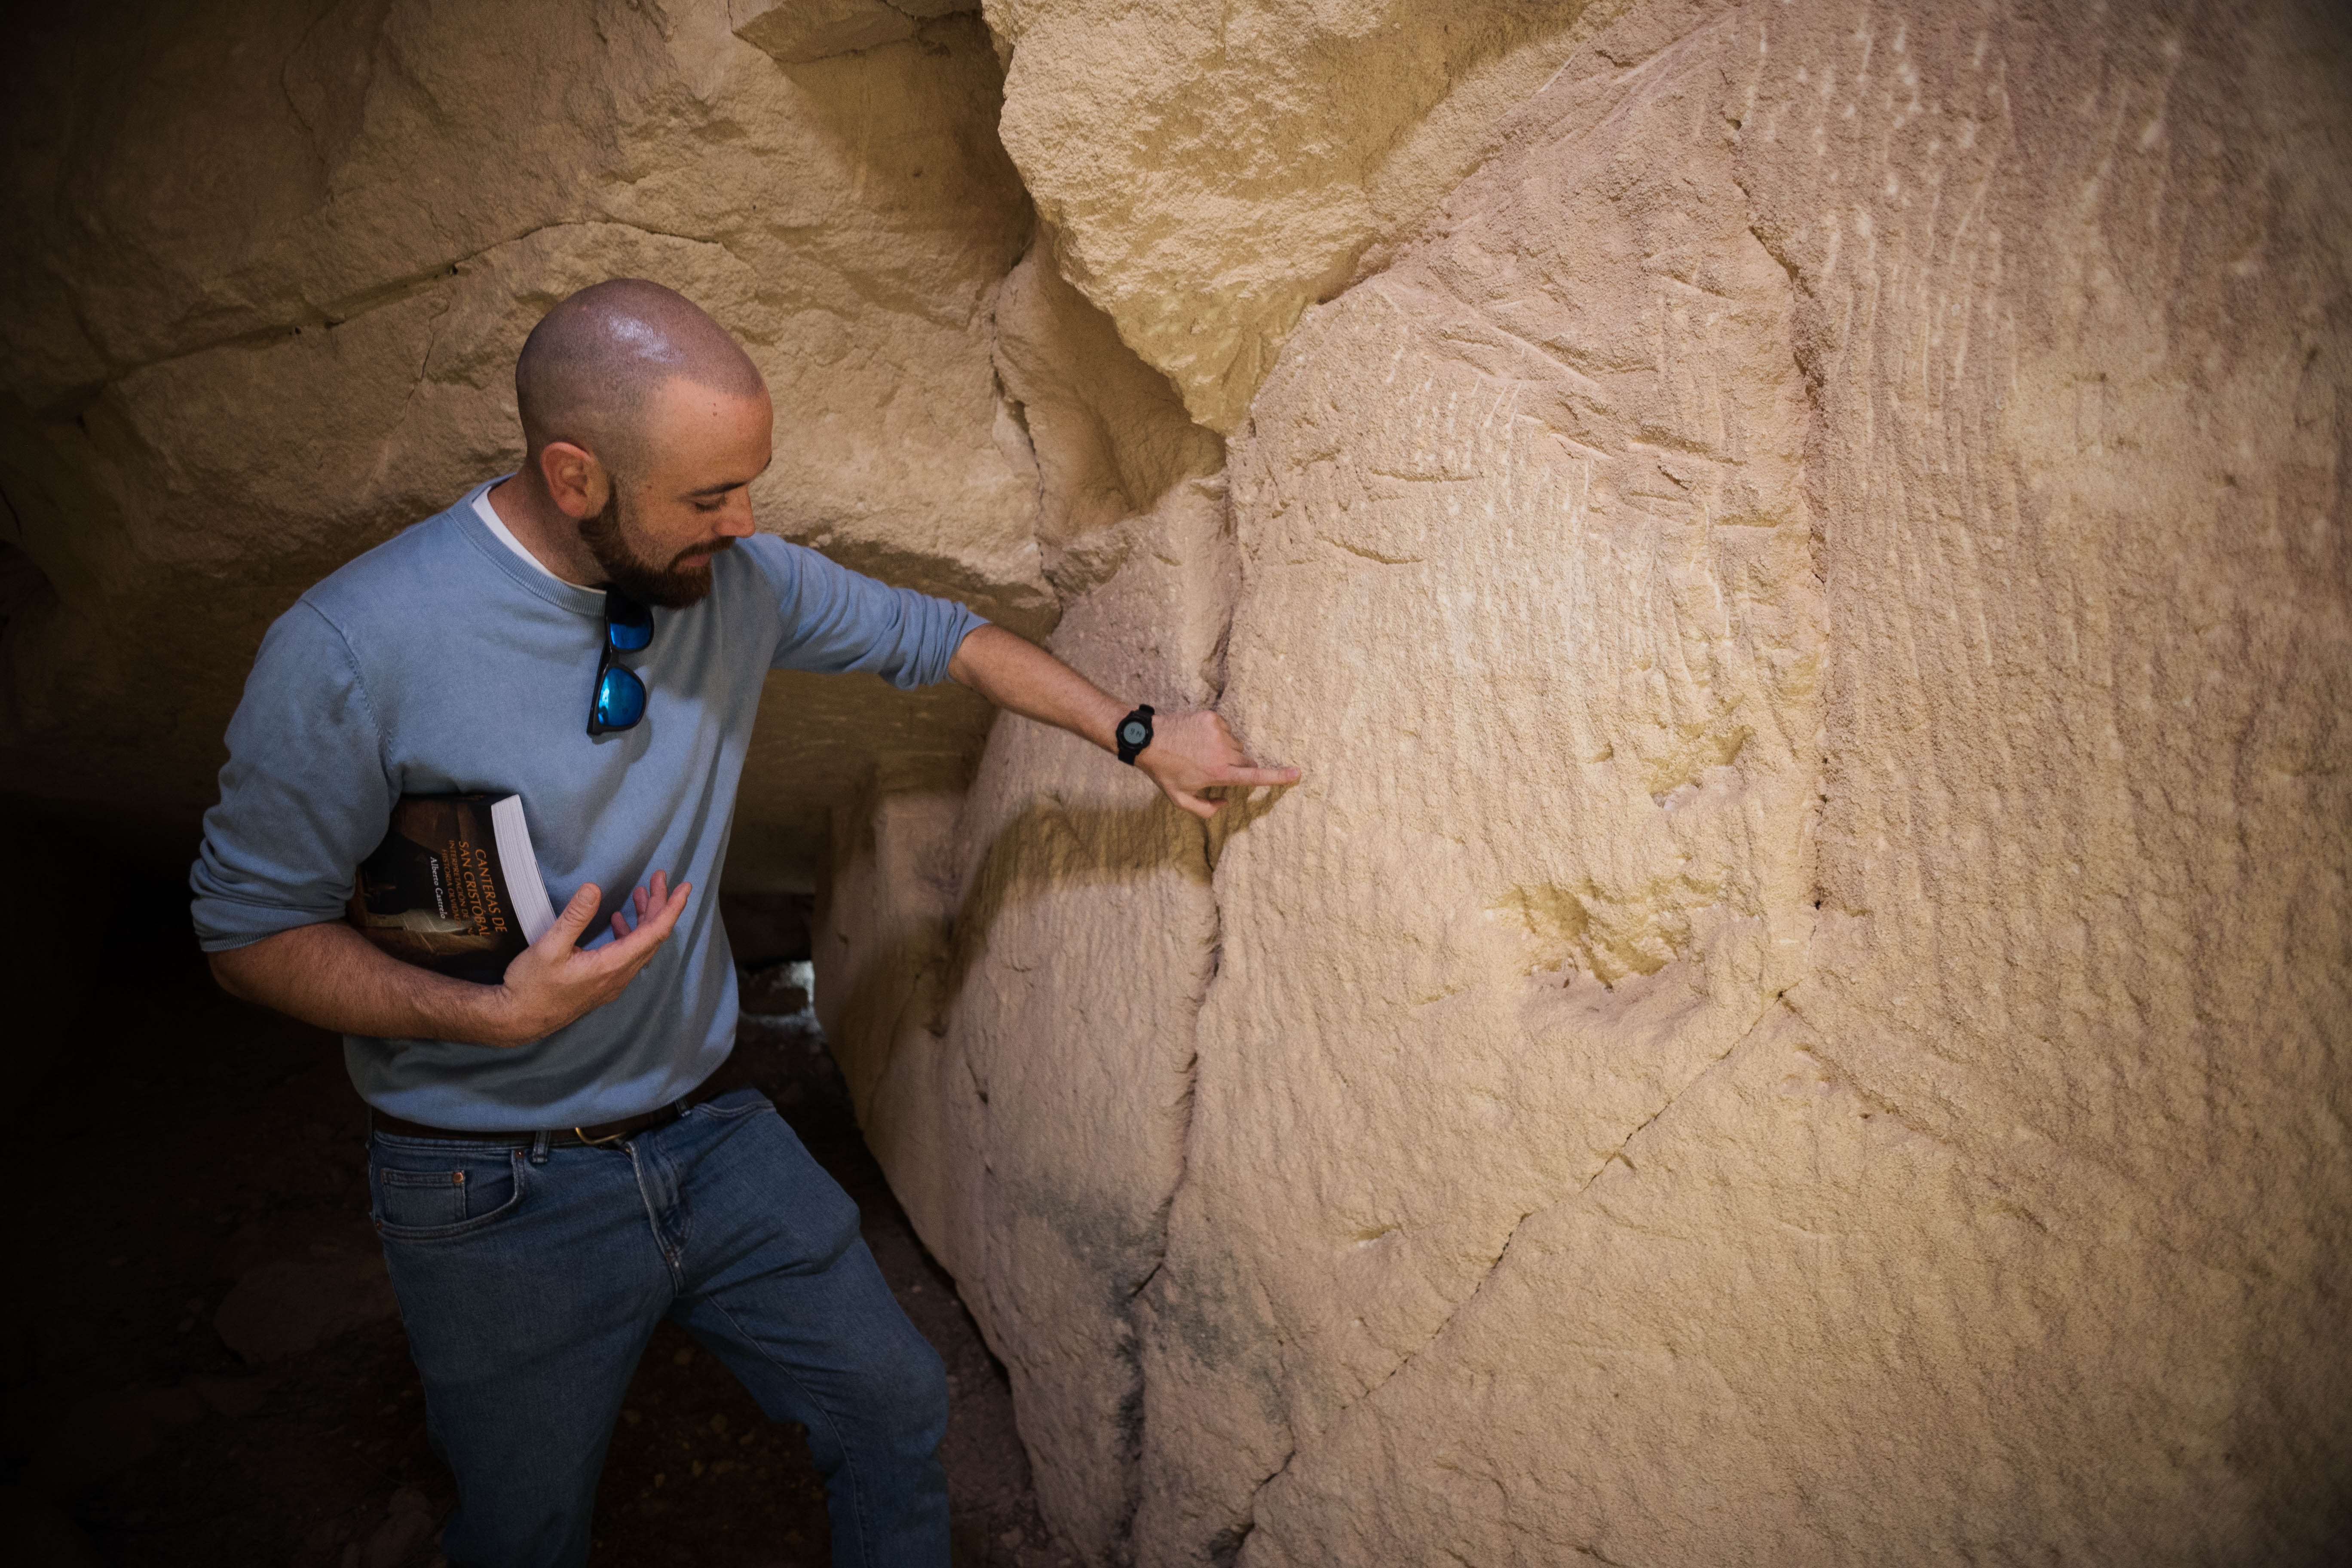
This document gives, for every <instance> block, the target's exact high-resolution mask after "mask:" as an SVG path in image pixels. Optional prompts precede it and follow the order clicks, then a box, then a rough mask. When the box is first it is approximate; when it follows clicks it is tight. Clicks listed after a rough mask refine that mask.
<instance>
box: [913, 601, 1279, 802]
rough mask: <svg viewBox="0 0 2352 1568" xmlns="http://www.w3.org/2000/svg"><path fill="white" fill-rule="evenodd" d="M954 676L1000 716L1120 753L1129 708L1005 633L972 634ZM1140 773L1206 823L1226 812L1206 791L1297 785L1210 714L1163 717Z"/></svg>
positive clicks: (951, 666)
mask: <svg viewBox="0 0 2352 1568" xmlns="http://www.w3.org/2000/svg"><path fill="white" fill-rule="evenodd" d="M948 675H949V677H950V679H954V680H957V681H960V682H961V683H962V684H963V685H965V686H969V687H971V689H973V690H975V691H977V692H979V693H980V694H981V695H982V697H985V698H987V699H988V700H990V701H991V702H993V703H995V704H996V705H997V706H998V707H999V708H1009V709H1011V710H1013V712H1015V713H1018V714H1021V715H1022V716H1023V717H1024V718H1029V719H1035V720H1037V721H1040V722H1043V723H1046V724H1057V725H1059V726H1060V727H1061V728H1063V729H1065V730H1067V731H1070V732H1071V733H1072V734H1074V735H1083V736H1085V737H1086V738H1087V740H1089V741H1092V742H1094V743H1095V744H1096V745H1097V746H1100V747H1101V748H1102V749H1103V750H1104V751H1106V752H1115V751H1116V750H1118V740H1117V731H1118V721H1120V720H1121V719H1123V718H1125V717H1126V716H1127V713H1128V711H1129V710H1128V705H1127V702H1126V701H1125V700H1123V699H1120V698H1117V697H1113V696H1111V695H1110V694H1109V693H1108V692H1106V691H1104V690H1103V689H1101V688H1100V687H1098V686H1097V685H1096V684H1095V683H1094V682H1093V681H1091V680H1088V679H1087V678H1086V677H1085V676H1083V675H1080V674H1079V673H1078V672H1077V671H1076V670H1075V669H1072V668H1070V667H1069V666H1068V665H1066V664H1064V663H1063V662H1062V661H1061V660H1060V659H1058V658H1055V657H1054V656H1053V655H1052V654H1050V653H1047V652H1046V651H1045V649H1044V648H1041V647H1037V646H1036V645H1035V644H1034V643H1032V642H1030V641H1028V640H1027V639H1025V638H1023V637H1015V636H1013V634H1012V633H1011V632H1008V631H1006V630H1004V629H1003V627H1001V626H979V627H976V628H975V629H973V630H972V631H971V632H970V633H968V634H967V635H966V636H965V637H964V639H963V646H962V647H959V648H957V649H956V651H955V657H954V658H951V659H950V660H949V661H948ZM1135 765H1136V766H1137V767H1139V768H1140V769H1141V770H1142V771H1143V772H1144V773H1145V774H1146V775H1148V776H1149V777H1150V780H1151V782H1152V783H1154V784H1158V785H1159V786H1160V791H1161V793H1162V794H1164V795H1167V796H1168V798H1169V799H1170V800H1171V801H1173V802H1175V804H1176V805H1177V806H1178V807H1179V808H1180V809H1181V810H1184V811H1189V812H1191V813H1192V815H1193V816H1198V817H1201V818H1202V819H1204V820H1205V819H1206V818H1209V817H1212V816H1215V815H1216V814H1217V808H1218V805H1220V804H1221V803H1220V802H1219V801H1215V800H1211V799H1209V798H1207V797H1206V796H1204V795H1202V793H1201V792H1202V790H1204V789H1219V788H1234V787H1239V788H1244V789H1248V788H1255V787H1256V786H1257V785H1259V784H1296V783H1297V782H1298V770H1297V768H1262V767H1259V766H1258V765H1257V764H1256V763H1253V762H1251V761H1250V760H1249V757H1248V756H1247V754H1245V753H1244V752H1243V751H1242V748H1241V744H1240V742H1237V741H1235V740H1234V732H1233V731H1232V730H1231V729H1230V728H1228V727H1227V726H1226V723H1225V721H1224V720H1223V719H1222V718H1220V717H1219V716H1218V715H1217V713H1216V712H1215V711H1214V710H1211V709H1205V708H1204V709H1201V710H1196V711H1193V712H1188V713H1174V714H1167V713H1163V714H1161V715H1160V716H1159V717H1158V719H1157V720H1156V721H1154V722H1153V724H1152V727H1151V739H1150V742H1149V743H1148V744H1146V745H1145V746H1144V748H1143V750H1142V751H1141V752H1138V753H1137V755H1136V758H1135Z"/></svg>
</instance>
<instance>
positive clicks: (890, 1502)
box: [368, 1089, 948, 1568]
mask: <svg viewBox="0 0 2352 1568" xmlns="http://www.w3.org/2000/svg"><path fill="white" fill-rule="evenodd" d="M368 1190H369V1192H370V1194H371V1195H372V1197H373V1205H374V1211H375V1221H376V1230H377V1233H378V1234H379V1235H380V1236H381V1237H383V1255H384V1261H385V1262H386V1263H387V1264H389V1265H390V1267H391V1269H392V1284H393V1289H394V1291H395V1292H397V1294H398V1295H399V1298H400V1315H401V1319H402V1321H403V1322H404V1324H405V1325H406V1328H407V1331H408V1344H409V1350H410V1352H411V1353H412V1354H413V1355H414V1356H415V1358H416V1366H417V1370H418V1371H419V1372H421V1373H424V1376H425V1413H426V1421H427V1426H428V1429H429V1431H430V1432H431V1435H432V1437H433V1442H434V1446H435V1447H436V1449H438V1450H439V1452H440V1454H441V1456H442V1458H444V1459H446V1461H447V1462H448V1465H449V1468H450V1469H451V1470H453V1471H455V1472H456V1474H457V1513H456V1514H455V1515H454V1516H453V1517H452V1518H451V1520H450V1522H449V1525H448V1528H447V1529H446V1531H444V1532H443V1535H442V1546H443V1550H445V1551H446V1552H447V1553H448V1556H449V1561H450V1563H451V1564H452V1565H453V1568H518V1565H520V1564H525V1563H529V1564H534V1565H540V1568H555V1565H557V1564H575V1563H584V1562H586V1561H587V1558H588V1543H589V1522H590V1517H591V1514H592V1512H593V1509H594V1506H595V1496H596V1479H597V1476H598V1475H599V1474H600V1473H601V1472H602V1470H603V1469H604V1450H605V1447H606V1446H607V1444H608V1443H609V1442H610V1440H611V1437H612V1432H613V1422H614V1417H616V1416H617V1415H619V1414H620V1408H621V1399H622V1395H623V1394H624V1393H625V1391H626V1389H627V1387H628V1384H629V1378H630V1375H631V1374H632V1373H634V1372H635V1370H636V1365H637V1358H638V1356H639V1354H640V1353H642V1352H643V1351H644V1350H645V1348H646V1340H647V1339H648V1338H650V1337H651V1336H652V1333H653V1331H654V1325H655V1324H656V1323H657V1322H659V1321H661V1320H662V1319H663V1318H665V1317H668V1318H672V1319H675V1320H676V1321H677V1322H679V1323H680V1324H682V1325H683V1326H684V1327H685V1328H686V1329H687V1330H688V1331H689V1332H690V1333H692V1334H693V1335H694V1336H695V1338H697V1339H698V1340H699V1341H701V1342H702V1343H703V1344H704V1345H706V1346H707V1347H709V1350H710V1352H711V1353H712V1354H714V1355H716V1356H718V1357H719V1359H720V1360H721V1361H723V1362H725V1363H726V1364H727V1366H728V1368H729V1370H730V1371H731V1372H733V1373H734V1374H735V1375H736V1376H737V1377H738V1378H740V1379H741V1380H742V1383H743V1385H744V1386H745V1387H746V1388H748V1389H750V1390H751V1394H752V1396H753V1397H754V1398H756V1399H757V1400H759V1402H760V1406H761V1409H763V1410H765V1411H766V1412H767V1413H768V1415H769V1416H770V1417H771V1418H772V1419H773V1420H777V1421H797V1422H799V1423H801V1424H802V1425H803V1426H806V1427H807V1428H808V1445H809V1452H810V1454H811V1455H812V1456H813V1457H814V1458H815V1460H816V1468H817V1470H818V1473H819V1474H821V1475H823V1476H824V1479H825V1485H826V1489H827V1491H828V1493H829V1499H830V1509H831V1512H832V1515H833V1560H834V1562H835V1563H857V1564H862V1565H867V1568H884V1565H886V1564H887V1565H894V1568H895V1565H897V1564H901V1563H923V1564H928V1565H932V1568H937V1565H939V1564H943V1563H946V1562H947V1560H948V1489H947V1478H946V1476H945V1474H944V1473H943V1472H942V1471H941V1470H940V1464H939V1459H938V1457H937V1451H938V1448H939V1445H940V1438H941V1437H942V1436H945V1435H946V1432H947V1413H948V1412H947V1375H946V1370H945V1368H943V1367H942V1366H941V1365H940V1358H939V1355H938V1353H937V1352H934V1351H933V1350H932V1349H931V1347H930V1345H929V1342H926V1341H925V1340H924V1338H923V1337H922V1335H921V1334H919V1333H918V1332H917V1331H916V1330H915V1326H914V1325H913V1324H912V1323H909V1322H908V1321H907V1316H906V1314H905V1313H904V1312H902V1311H900V1310H898V1302H897V1300H894V1299H893V1298H892V1297H891V1294H890V1288H889V1287H888V1286H887V1284H885V1283H884V1282H883V1279H882V1272H881V1270H880V1269H879V1268H876V1267H875V1263H874V1255H873V1254H872V1253H870V1252H868V1251H867V1250H866V1243H865V1242H864V1241H863V1240H862V1239H860V1238H859V1237H858V1234H857V1205H856V1204H854V1203H852V1202H850V1200H849V1196H848V1194H845V1193H844V1192H843V1191H842V1190H841V1188H840V1187H839V1186H838V1185H836V1184H835V1182H834V1180H833V1178H832V1177H830V1176H828V1175H826V1174H825V1173H824V1171H823V1170H821V1169H820V1168H819V1167H818V1165H817V1163H816V1162H815V1161H814V1160H812V1159H810V1158H809V1154H808V1151H807V1150H805V1149H803V1148H802V1147H801V1141H800V1140H799V1139H798V1138H797V1137H795V1136H793V1131H792V1129H791V1128H789V1127H787V1126H785V1125H784V1122H783V1119H782V1117H780V1116H778V1115H777V1114H776V1109H775V1107H774V1106H772V1105H771V1104H769V1103H768V1101H767V1100H766V1099H765V1097H763V1096H762V1095H761V1094H760V1092H759V1091H758V1090H756V1089H737V1090H735V1091H733V1092H731V1093H729V1094H725V1095H721V1096H719V1098H717V1099H715V1100H709V1101H707V1102H705V1103H703V1104H701V1105H698V1106H696V1107H695V1108H694V1109H692V1110H689V1111H688V1112H687V1113H686V1114H685V1115H684V1116H682V1117H680V1118H679V1119H678V1120H677V1121H672V1122H669V1123H667V1124H666V1125H664V1126H661V1127H658V1128H656V1129H654V1130H652V1131H646V1132H642V1133H639V1134H636V1135H635V1136H633V1137H631V1138H630V1139H629V1140H628V1141H627V1142H623V1143H618V1144H614V1145H611V1146H609V1147H605V1148H596V1149H589V1148H581V1147H578V1146H576V1145H575V1146H573V1147H572V1148H568V1149H567V1148H548V1147H545V1146H544V1145H541V1146H538V1147H523V1148H509V1147H507V1146H505V1145H502V1144H498V1143H488V1142H462V1141H457V1140H440V1139H425V1138H410V1137H402V1136H395V1135H393V1134H390V1133H385V1132H377V1133H376V1134H374V1136H373V1138H372V1139H371V1140H370V1142H369V1148H368Z"/></svg>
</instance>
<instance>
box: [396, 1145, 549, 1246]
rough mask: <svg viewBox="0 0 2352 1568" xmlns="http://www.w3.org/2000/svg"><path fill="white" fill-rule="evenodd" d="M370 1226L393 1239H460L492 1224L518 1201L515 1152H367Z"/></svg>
mask: <svg viewBox="0 0 2352 1568" xmlns="http://www.w3.org/2000/svg"><path fill="white" fill-rule="evenodd" d="M368 1167H369V1168H368V1174H369V1177H370V1178H371V1179H370V1182H369V1185H370V1186H371V1187H373V1189H374V1192H373V1195H374V1198H375V1214H374V1216H373V1217H374V1219H375V1226H376V1229H377V1230H378V1231H379V1232H381V1233H382V1234H383V1235H384V1236H386V1237H394V1238H395V1239H404V1240H415V1241H423V1240H431V1239H437V1238H440V1237H453V1236H464V1235H467V1234H469V1233H471V1232H473V1231H476V1230H479V1229H482V1228H483V1227H485V1226H489V1225H492V1224H494V1223H496V1222H497V1221H498V1220H499V1219H501V1218H503V1217H505V1216H506V1215H508V1214H509V1213H511V1212H512V1211H513V1210H514V1209H515V1208H516V1207H517V1205H520V1203H521V1202H522V1192H523V1155H522V1151H520V1150H519V1149H496V1150H489V1149H486V1150H483V1151H481V1152H478V1153H477V1152H472V1151H460V1150H457V1149H421V1148H420V1149H408V1148H403V1149H387V1148H385V1147H384V1146H383V1145H382V1144H378V1145H376V1146H375V1147H374V1148H373V1150H371V1151H370V1157H369V1160H368Z"/></svg>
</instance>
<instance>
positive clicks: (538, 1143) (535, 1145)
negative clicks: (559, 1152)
mask: <svg viewBox="0 0 2352 1568" xmlns="http://www.w3.org/2000/svg"><path fill="white" fill-rule="evenodd" d="M551 1136H552V1134H551V1133H550V1132H548V1131H547V1130H546V1129H544V1128H541V1130H540V1131H537V1132H534V1133H532V1134H531V1135H530V1163H532V1164H534V1165H544V1164H546V1163H547V1141H548V1139H549V1138H550V1137H551Z"/></svg>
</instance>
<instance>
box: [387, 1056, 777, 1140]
mask: <svg viewBox="0 0 2352 1568" xmlns="http://www.w3.org/2000/svg"><path fill="white" fill-rule="evenodd" d="M734 1065H735V1064H734V1063H733V1061H732V1060H730V1061H728V1062H727V1063H726V1064H724V1065H722V1066H721V1067H720V1068H719V1070H718V1071H717V1072H715V1073H712V1074H711V1075H710V1077H709V1079H705V1080H704V1081H703V1082H702V1083H701V1084H700V1085H698V1087H696V1088H694V1089H689V1090H688V1092H686V1093H685V1094H682V1095H680V1096H679V1097H678V1098H677V1099H676V1100H671V1101H670V1102H669V1103H668V1104H667V1105H665V1106H661V1107H659V1108H657V1109H656V1110H648V1111H646V1112H644V1113H642V1114H640V1115H636V1116H624V1117H622V1118H621V1119H620V1120H619V1121H598V1122H595V1123H593V1124H591V1125H589V1126H586V1127H562V1128H550V1129H549V1130H548V1131H547V1134H546V1137H547V1142H548V1146H549V1147H550V1148H552V1149H565V1148H572V1147H575V1146H577V1147H587V1148H605V1149H610V1148H617V1147H618V1146H619V1145H620V1143H621V1141H622V1140H623V1139H625V1138H627V1137H628V1136H629V1135H630V1134H631V1133H634V1132H643V1131H646V1129H647V1128H649V1127H664V1126H667V1125H668V1124H669V1123H670V1122H673V1121H677V1119H678V1118H679V1117H681V1116H683V1115H685V1114H686V1113H687V1112H688V1111H689V1110H693V1109H694V1108H695V1107H696V1106H698V1105H700V1104H701V1103H702V1102H703V1101H704V1100H710V1099H713V1098H715V1097H716V1096H719V1095H721V1094H724V1093H726V1092H727V1091H728V1090H729V1089H739V1088H740V1087H741V1086H742V1085H743V1084H744V1083H745V1082H746V1081H748V1080H747V1079H745V1078H744V1077H742V1076H741V1075H740V1074H738V1073H735V1072H731V1071H730V1070H729V1069H730V1068H733V1067H734ZM368 1125H369V1127H370V1128H371V1129H372V1130H373V1131H377V1132H390V1133H392V1134H394V1136H396V1137H401V1138H431V1139H436V1140H437V1141H439V1142H454V1143H493V1144H497V1145H498V1146H499V1147H500V1148H509V1149H524V1148H529V1147H530V1145H532V1144H534V1143H536V1142H539V1140H540V1136H541V1135H540V1134H539V1133H537V1132H480V1131H474V1132H467V1131H459V1130H457V1129H456V1128H451V1127H427V1126H426V1125H425V1123H423V1122H422V1121H409V1120H408V1119H407V1118H406V1117H403V1116H394V1115H392V1114H391V1113H390V1112H388V1111H383V1110H374V1109H373V1108H371V1109H370V1110H369V1111H368Z"/></svg>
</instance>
